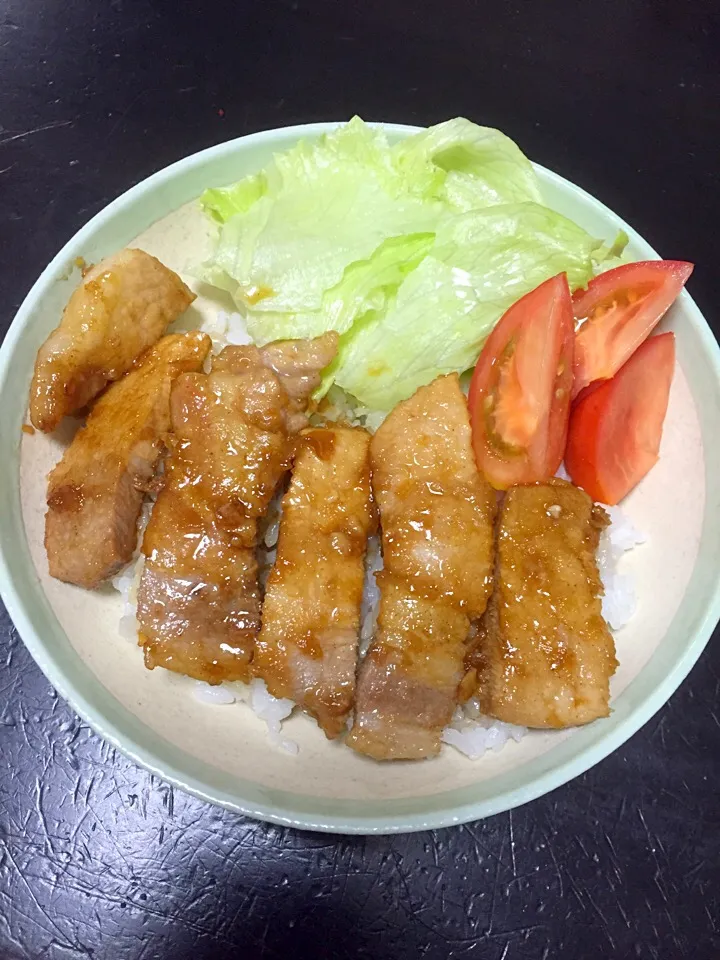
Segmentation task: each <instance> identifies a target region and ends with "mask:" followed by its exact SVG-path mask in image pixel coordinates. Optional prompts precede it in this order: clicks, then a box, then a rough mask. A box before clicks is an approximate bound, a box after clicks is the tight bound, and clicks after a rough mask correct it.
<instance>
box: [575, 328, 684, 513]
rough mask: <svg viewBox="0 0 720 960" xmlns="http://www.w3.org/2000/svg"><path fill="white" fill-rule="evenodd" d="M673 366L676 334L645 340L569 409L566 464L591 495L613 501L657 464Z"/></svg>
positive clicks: (624, 493) (626, 491) (580, 484)
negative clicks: (613, 371)
mask: <svg viewBox="0 0 720 960" xmlns="http://www.w3.org/2000/svg"><path fill="white" fill-rule="evenodd" d="M674 367H675V335H674V334H672V333H662V334H660V335H658V336H655V337H650V339H649V340H646V341H645V343H643V344H642V345H641V346H640V347H638V349H637V350H636V351H635V353H634V354H633V355H632V357H631V358H630V359H629V360H628V362H627V363H626V364H625V366H624V367H622V368H621V369H620V370H619V371H618V373H617V374H616V375H615V376H614V377H613V378H612V379H611V380H605V381H604V382H602V383H599V384H597V385H593V386H591V387H589V388H587V390H586V391H585V392H584V393H583V395H582V397H581V398H580V399H579V400H578V401H577V402H576V403H575V404H574V405H573V408H572V411H571V413H570V428H569V431H568V442H567V449H566V451H565V467H566V469H567V472H568V473H569V474H570V477H571V479H572V482H573V483H574V484H575V485H576V486H578V487H582V488H583V489H584V490H585V491H586V492H587V493H588V494H589V495H590V496H591V497H592V498H593V500H598V501H600V502H601V503H607V504H610V505H614V504H616V503H619V502H620V500H622V499H623V497H625V496H626V494H628V493H629V492H630V491H631V490H632V489H633V487H635V486H636V485H637V484H638V483H639V482H640V480H642V478H643V477H644V476H645V475H646V474H647V473H648V471H649V470H650V469H651V468H652V467H653V466H654V465H655V464H656V463H657V460H658V451H659V449H660V439H661V437H662V427H663V421H664V420H665V414H666V413H667V405H668V395H669V393H670V384H671V382H672V376H673V370H674Z"/></svg>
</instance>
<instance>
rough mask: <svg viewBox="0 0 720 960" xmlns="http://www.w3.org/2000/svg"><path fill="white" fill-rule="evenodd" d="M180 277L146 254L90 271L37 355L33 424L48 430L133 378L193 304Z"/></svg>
mask: <svg viewBox="0 0 720 960" xmlns="http://www.w3.org/2000/svg"><path fill="white" fill-rule="evenodd" d="M194 299H195V294H194V293H192V291H191V290H189V289H188V287H186V286H185V284H184V283H183V281H182V280H181V279H180V277H179V276H178V275H177V274H176V273H173V271H172V270H169V269H168V268H167V267H166V266H164V265H163V264H162V263H160V261H159V260H156V259H155V257H151V256H150V254H148V253H145V252H144V251H142V250H132V249H131V250H121V251H120V253H116V254H114V255H113V256H111V257H107V259H105V260H103V261H102V262H101V263H99V264H97V266H95V267H92V268H91V269H90V270H88V271H87V273H86V274H85V276H84V277H83V279H82V282H81V283H80V285H79V286H78V287H77V288H76V290H75V292H74V293H73V294H72V296H71V297H70V300H69V301H68V304H67V306H66V307H65V311H64V312H63V315H62V319H61V321H60V325H59V326H58V327H57V328H56V329H55V330H53V332H52V333H51V334H50V336H49V337H48V338H47V340H46V341H45V343H44V344H43V345H42V347H40V350H39V351H38V355H37V359H36V361H35V372H34V374H33V380H32V385H31V387H30V419H31V420H32V422H33V424H34V425H35V426H36V427H37V428H38V430H44V431H46V432H47V431H50V430H54V429H55V427H56V426H57V425H58V424H59V423H60V421H61V420H62V418H63V417H64V416H65V415H66V414H71V413H74V412H76V411H77V410H80V409H82V408H83V407H84V406H86V404H88V403H89V402H90V401H91V400H92V399H93V398H94V397H96V396H97V394H98V393H100V391H101V390H102V389H103V388H104V387H105V386H106V384H107V383H109V382H111V381H113V380H118V379H119V378H120V377H122V376H123V374H125V373H127V372H128V370H129V369H130V368H131V366H132V365H133V363H134V362H135V361H136V360H137V359H138V357H139V356H140V355H141V354H142V353H143V352H144V351H145V350H147V349H148V348H149V347H151V346H152V345H153V344H154V343H156V342H157V340H158V339H159V338H160V337H161V336H162V335H163V333H165V330H166V329H167V327H168V324H170V323H172V322H173V320H176V319H177V318H178V317H179V316H180V314H181V313H183V311H184V310H186V309H187V307H188V306H189V305H190V304H191V303H192V302H193V300H194Z"/></svg>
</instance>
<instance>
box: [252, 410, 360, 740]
mask: <svg viewBox="0 0 720 960" xmlns="http://www.w3.org/2000/svg"><path fill="white" fill-rule="evenodd" d="M369 445H370V435H369V434H368V433H367V432H366V431H365V430H361V429H352V428H336V429H321V430H306V431H304V432H303V433H302V434H301V435H300V437H299V438H298V443H297V450H296V455H295V466H294V469H293V476H292V481H291V484H290V487H289V489H288V491H287V493H286V494H285V497H284V498H283V512H282V520H281V523H280V537H279V541H278V553H277V560H276V563H275V565H274V567H273V569H272V571H271V573H270V576H269V578H268V582H267V587H266V592H265V602H264V605H263V626H262V631H261V633H260V636H259V638H258V642H257V646H256V650H255V657H254V660H253V673H254V674H255V675H256V676H259V677H262V678H263V680H265V683H266V685H267V688H268V690H269V691H270V693H272V694H273V695H274V696H276V697H288V698H289V699H291V700H294V701H295V702H296V703H298V704H300V705H301V706H302V707H303V708H304V709H305V710H307V711H308V713H310V714H312V715H313V716H314V717H316V719H317V721H318V723H319V724H320V726H321V727H322V729H323V730H324V731H325V733H326V735H327V736H328V737H330V738H332V737H337V736H338V735H339V734H340V733H341V732H342V731H343V730H344V729H345V723H346V720H347V717H348V715H349V713H350V710H351V708H352V704H353V700H354V695H355V669H356V660H357V644H358V634H359V628H360V604H361V602H362V593H363V580H364V562H363V561H364V556H365V548H366V545H367V538H368V533H369V531H370V528H371V525H372V522H373V510H372V503H371V495H370V462H369Z"/></svg>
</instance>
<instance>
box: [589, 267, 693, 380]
mask: <svg viewBox="0 0 720 960" xmlns="http://www.w3.org/2000/svg"><path fill="white" fill-rule="evenodd" d="M692 271H693V265H692V264H691V263H686V262H685V261H682V260H646V261H642V262H640V263H627V264H623V265H622V266H620V267H616V268H615V269H614V270H608V271H607V273H601V274H600V276H598V277H595V279H594V280H591V281H590V283H589V284H588V287H587V289H586V290H578V291H576V293H575V294H574V296H573V311H574V314H575V319H576V320H578V321H583V320H584V321H585V322H584V323H583V324H582V326H581V327H580V328H579V329H578V331H577V334H576V336H575V361H574V365H575V382H574V385H573V397H576V396H578V394H580V392H581V391H582V390H583V389H584V388H585V387H587V386H588V384H590V383H593V382H594V381H596V380H607V379H609V378H610V377H612V376H614V374H615V373H616V372H617V371H618V370H619V369H620V368H621V367H622V365H623V364H624V363H626V362H627V360H628V359H629V358H630V357H631V356H632V354H633V353H634V352H635V350H636V349H637V348H638V347H639V346H640V344H641V343H642V342H643V341H644V340H645V339H646V338H647V337H648V336H649V335H650V333H651V332H652V331H653V329H654V328H655V326H656V324H657V323H658V322H659V321H660V319H661V318H662V316H663V315H664V314H665V312H666V311H667V309H668V308H669V307H670V305H671V304H672V302H673V301H674V300H675V298H676V297H677V296H678V294H679V293H680V291H681V290H682V288H683V286H684V285H685V283H686V281H687V279H688V277H689V276H690V274H691V273H692Z"/></svg>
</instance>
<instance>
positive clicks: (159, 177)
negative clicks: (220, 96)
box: [0, 121, 720, 834]
mask: <svg viewBox="0 0 720 960" xmlns="http://www.w3.org/2000/svg"><path fill="white" fill-rule="evenodd" d="M342 122H343V121H329V122H319V123H309V124H296V125H292V126H287V127H277V128H272V129H268V130H264V131H260V132H258V133H253V134H249V135H247V136H243V137H237V138H234V139H232V140H228V141H225V142H223V143H220V144H217V145H215V146H211V147H208V148H206V149H204V150H201V151H198V152H197V153H194V154H191V155H190V156H188V157H185V158H183V159H181V160H178V161H176V162H174V163H172V164H170V165H169V166H166V167H164V168H162V169H161V170H158V171H157V172H155V173H154V174H152V175H150V176H149V177H147V178H146V179H144V180H142V181H140V182H139V183H137V184H135V185H134V186H132V187H131V188H130V189H129V190H127V191H125V192H124V193H123V194H121V195H120V196H119V197H117V198H116V199H115V200H113V201H111V202H110V203H109V204H107V205H106V206H105V207H104V208H103V209H102V210H100V211H99V212H98V213H96V214H95V215H94V216H93V217H92V218H91V219H90V220H89V221H88V222H87V223H85V224H84V225H83V226H82V227H81V228H80V229H79V230H78V231H77V232H76V233H75V234H74V235H73V236H72V237H71V238H70V239H69V240H68V241H67V242H66V243H65V244H64V245H63V247H62V248H61V249H60V250H59V251H58V253H57V254H56V255H55V257H53V259H52V260H51V261H50V263H49V264H48V266H47V267H46V268H45V269H44V270H43V272H42V273H41V274H40V276H39V277H38V279H37V280H36V281H35V283H34V284H33V286H32V288H31V289H30V291H29V292H28V294H27V296H26V297H25V299H24V300H23V302H22V304H21V306H20V308H19V309H18V311H17V313H16V315H15V317H14V319H13V321H12V322H11V324H10V327H9V328H8V331H7V334H6V336H5V339H4V341H3V343H2V345H1V346H0V392H1V391H2V390H3V389H4V387H5V383H6V380H7V378H8V373H9V370H10V367H11V363H12V359H13V355H14V353H15V349H16V347H17V344H18V342H19V341H20V339H21V337H22V335H23V332H24V329H25V325H26V322H27V321H28V320H29V319H30V317H31V316H32V314H33V313H34V311H35V310H36V309H37V307H38V305H39V304H40V303H41V301H42V299H43V298H44V296H45V295H46V292H47V290H48V288H49V286H50V285H51V283H52V282H54V279H55V278H56V275H57V271H58V268H59V266H60V265H63V266H64V265H66V264H67V262H68V259H69V258H70V257H71V256H72V251H73V249H76V248H77V247H79V246H80V245H81V244H82V243H83V242H84V241H85V240H86V239H87V238H89V237H91V236H92V235H93V234H94V232H95V231H96V230H97V229H98V228H99V227H100V226H101V225H103V224H105V223H107V222H109V221H111V220H112V219H113V218H114V217H115V215H116V214H117V213H119V212H120V211H121V210H123V209H124V208H125V207H126V206H130V205H132V204H133V203H134V202H135V201H136V200H137V199H138V198H139V197H142V196H147V195H148V194H150V193H152V192H153V191H154V190H156V189H157V188H158V187H160V186H162V185H164V184H166V183H168V182H170V181H172V180H173V178H175V177H176V176H178V175H179V174H182V173H185V172H187V171H188V170H191V169H194V168H197V167H201V166H202V165H203V164H204V163H205V162H206V161H207V160H209V159H217V158H219V157H222V156H228V155H232V154H234V153H235V152H236V151H237V150H238V149H243V147H246V146H249V145H252V144H263V143H271V142H272V141H273V140H274V138H276V137H277V136H278V135H279V134H282V135H285V136H295V137H296V138H297V139H299V138H301V137H307V136H317V135H320V134H322V133H326V132H328V131H330V130H333V129H335V128H336V127H337V126H339V125H340V124H341V123H342ZM372 126H375V127H378V128H381V129H383V130H385V131H387V132H389V133H391V134H395V135H397V136H407V135H410V134H412V133H416V132H418V131H420V130H422V129H423V128H422V127H417V126H412V125H407V124H395V123H382V122H379V123H373V124H372ZM533 166H534V167H535V169H536V170H538V171H539V172H541V174H542V175H543V176H544V177H545V178H546V179H548V180H550V181H551V182H554V183H555V184H557V185H559V186H561V187H562V188H563V189H565V190H567V189H569V190H570V191H571V192H573V193H574V194H575V195H576V196H577V197H578V198H579V199H581V200H582V201H583V202H584V203H586V204H590V205H591V206H594V208H595V209H596V210H597V211H598V212H600V213H602V214H604V215H607V216H609V217H611V218H612V219H613V220H614V221H615V222H616V223H617V224H618V226H619V228H620V229H623V230H625V232H626V233H627V234H628V236H629V237H630V238H631V240H632V241H633V242H634V243H635V245H636V246H638V247H640V248H642V249H643V250H644V251H645V255H646V256H647V257H648V258H658V254H657V253H656V252H655V250H653V248H652V247H651V246H650V245H649V244H648V243H647V242H646V241H645V240H644V239H643V238H642V237H641V236H640V235H639V234H637V232H636V231H635V230H633V228H632V227H630V226H629V225H628V224H627V223H625V222H624V221H623V220H622V218H620V217H619V216H618V215H617V214H615V213H614V212H613V211H612V210H610V209H609V208H608V207H607V206H605V204H603V203H602V202H601V201H599V200H597V199H596V198H595V197H593V196H592V195H591V194H589V193H587V192H586V191H585V190H583V189H582V188H581V187H578V186H577V185H576V184H574V183H572V182H571V181H569V180H566V179H565V178H564V177H561V176H560V175H559V174H556V173H554V172H553V171H550V170H548V169H547V168H545V167H543V166H541V165H540V164H535V163H534V164H533ZM168 212H170V211H168ZM682 297H683V302H684V307H685V310H686V311H687V312H688V314H689V318H690V323H691V325H692V326H693V327H694V330H695V333H696V334H697V335H698V337H699V340H700V346H701V350H702V352H703V353H704V354H705V356H706V358H707V359H708V360H709V362H710V367H711V369H712V373H713V375H714V379H715V381H716V383H717V385H718V389H720V347H718V344H717V342H716V340H715V337H714V336H713V334H712V331H711V330H710V328H709V326H708V324H707V322H706V320H705V319H704V317H703V315H702V313H701V312H700V310H699V309H698V307H697V306H696V304H695V303H694V301H693V300H692V298H691V297H690V295H689V294H688V293H687V292H686V291H685V292H683V294H682ZM18 460H19V456H18ZM17 486H18V489H19V483H18V484H17ZM706 510H707V505H706ZM5 539H6V538H0V596H1V597H2V599H3V601H4V603H5V606H6V608H7V611H8V614H9V616H10V618H11V620H12V622H13V623H14V625H15V627H16V629H17V631H18V633H19V635H20V637H21V638H22V640H23V642H24V644H25V646H26V647H27V649H28V650H29V652H30V654H31V656H32V657H33V659H34V660H35V662H36V663H37V664H38V666H39V667H40V669H41V670H42V672H43V673H44V675H45V676H46V678H47V679H48V680H49V682H50V683H51V684H52V685H53V687H54V688H55V689H56V690H57V691H58V693H59V694H60V695H61V696H62V697H63V699H65V700H66V701H67V702H68V704H69V705H70V707H71V708H72V709H73V710H74V711H75V712H76V713H77V714H78V715H79V716H80V717H81V718H82V720H83V721H85V722H86V723H87V724H88V725H89V726H90V727H91V728H92V729H93V730H94V731H95V732H96V733H98V734H99V735H100V736H101V737H102V738H104V739H105V740H107V741H109V742H110V743H111V744H112V745H113V747H115V748H116V749H118V750H119V751H120V752H121V753H123V754H124V755H125V756H127V757H128V758H130V759H131V760H133V761H134V762H135V763H138V764H139V765H140V766H142V767H144V768H145V769H147V770H149V771H150V772H151V773H153V774H156V775H157V776H159V777H161V778H162V779H164V780H167V781H169V782H170V783H172V784H174V785H176V786H178V787H180V788H181V789H182V790H184V791H186V792H188V793H190V794H192V795H194V796H196V797H199V798H200V799H202V800H205V801H208V802H211V803H215V804H218V805H220V806H222V807H225V808H227V809H230V810H232V811H234V812H236V813H240V814H244V815H246V816H250V817H253V818H255V819H259V820H265V821H269V822H272V823H276V824H279V825H282V826H293V827H296V828H301V829H310V830H316V831H322V832H329V833H346V834H389V833H404V832H414V831H418V830H426V829H435V828H440V827H446V826H451V825H454V824H461V823H466V822H470V821H472V820H478V819H481V818H484V817H487V816H491V815H493V814H495V813H499V812H504V811H507V810H511V809H513V808H514V807H517V806H519V805H521V804H524V803H527V802H529V801H531V800H534V799H536V798H538V797H540V796H542V795H544V794H545V793H547V792H549V791H550V790H553V789H555V788H556V787H559V786H561V785H562V784H564V783H567V782H568V781H569V780H571V779H573V778H574V777H576V776H579V775H580V774H581V773H584V772H585V771H586V770H588V769H589V768H590V767H592V766H594V765H595V764H596V763H598V762H599V761H600V760H602V759H604V758H605V757H607V756H608V755H609V754H610V753H612V752H613V751H614V750H616V749H617V748H618V747H619V746H621V745H622V744H623V743H624V742H625V741H626V740H627V739H629V737H631V736H632V735H633V734H634V733H636V732H637V730H639V729H640V727H641V726H643V725H644V724H645V723H646V722H647V721H648V720H649V719H650V718H651V717H652V716H653V715H654V714H655V713H656V712H657V710H659V709H660V707H661V706H663V704H664V703H665V702H666V701H667V700H668V698H669V697H670V696H671V694H672V693H673V692H674V691H675V690H676V689H677V687H678V686H679V684H680V683H681V682H682V680H683V679H684V678H685V677H686V676H687V674H688V672H689V671H690V669H691V668H692V666H693V665H694V663H695V662H696V660H697V659H698V657H699V656H700V653H701V652H702V650H703V649H704V647H705V645H706V644H707V642H708V640H709V638H710V636H711V634H712V632H713V630H714V628H715V626H716V624H717V622H718V619H720V577H719V578H717V579H716V582H715V585H714V589H713V590H712V591H711V592H710V593H709V594H708V595H707V596H706V597H705V598H704V599H703V604H702V606H703V611H702V616H701V620H700V623H699V624H698V625H697V626H696V628H695V631H694V635H693V636H692V639H691V640H690V642H689V643H688V644H687V646H686V648H685V650H684V652H683V654H682V655H681V656H680V657H679V658H678V660H677V662H676V663H675V666H674V668H673V669H672V670H671V671H670V672H669V673H668V674H667V675H666V676H665V677H664V678H663V679H662V680H661V682H659V683H658V684H657V685H656V686H655V688H654V689H653V690H652V691H651V692H650V693H649V695H647V696H646V697H645V698H644V699H643V700H642V701H641V702H640V703H638V704H637V705H636V706H635V708H634V709H632V710H631V711H630V713H629V714H628V715H627V716H625V717H624V718H623V719H621V720H619V721H617V722H616V723H614V724H613V723H612V721H599V722H600V723H603V724H606V723H607V728H606V730H605V732H604V733H603V734H602V735H601V736H599V738H598V739H597V741H596V742H595V743H593V744H591V745H589V746H586V747H585V748H580V751H579V753H577V754H576V755H574V756H571V757H569V758H567V759H566V760H564V761H563V762H561V763H559V764H557V765H555V766H553V767H552V769H549V770H548V771H547V772H545V773H544V774H541V775H540V776H538V777H536V778H535V779H534V780H532V781H531V782H530V783H527V784H523V785H521V786H517V787H514V788H511V789H506V790H504V791H502V792H500V793H498V794H496V795H495V796H493V797H492V798H488V799H481V800H476V801H472V802H470V803H461V804H456V805H454V806H450V805H449V806H448V807H447V808H445V809H444V810H443V811H440V812H438V811H432V812H431V813H429V814H427V813H422V814H399V815H387V816H380V817H378V816H364V817H363V816H350V817H348V816H347V815H342V814H341V815H337V816H335V815H327V814H321V815H320V816H317V817H316V816H313V817H308V816H306V815H305V814H302V813H301V814H299V815H298V813H297V811H296V810H293V809H292V805H283V804H278V803H276V802H262V803H243V802H238V800H237V799H234V798H233V797H232V796H230V795H229V794H225V793H223V792H222V791H217V792H216V791H213V790H208V789H207V786H206V785H205V784H203V782H202V781H201V780H199V779H197V778H195V777H193V776H189V775H188V774H187V773H186V772H183V771H182V770H181V769H179V768H178V767H177V766H176V765H174V764H173V763H168V762H164V761H163V760H162V759H161V758H160V757H159V756H158V755H157V754H156V753H155V752H154V751H153V750H152V749H151V748H147V747H145V746H143V745H142V744H141V743H139V742H138V741H137V740H136V739H134V738H133V736H132V735H131V734H129V733H128V732H124V731H123V730H122V729H121V728H120V727H119V725H118V724H116V723H114V722H113V721H112V720H111V719H110V718H109V717H108V716H104V715H103V714H102V712H98V711H96V709H95V708H94V707H93V706H92V705H91V704H90V703H89V701H88V699H87V698H86V696H85V695H84V694H83V693H82V691H81V690H80V689H79V688H78V685H77V684H76V682H75V681H74V680H73V678H72V676H70V675H68V674H66V672H65V671H64V670H63V669H62V667H61V665H60V664H59V663H58V661H57V659H56V658H55V657H54V656H53V654H52V652H51V651H50V649H49V648H48V646H47V645H46V643H45V641H44V640H43V639H42V637H41V636H40V635H39V633H38V632H36V630H35V628H34V626H33V625H32V623H31V620H30V618H29V616H28V614H27V612H26V609H25V607H24V604H23V601H22V599H21V597H20V595H19V592H18V590H17V588H16V585H15V583H14V577H13V572H12V571H13V559H12V558H13V553H12V552H11V551H9V550H8V546H7V543H6V542H5ZM37 587H38V589H39V590H40V591H41V592H42V588H41V587H40V586H39V584H38V585H37ZM646 668H647V665H646V666H645V667H643V668H642V670H641V671H640V673H642V672H643V670H645V669H646ZM96 679H97V678H96ZM97 682H98V683H100V681H99V680H98V681H97ZM440 796H442V795H440ZM448 797H450V794H448ZM427 799H428V800H430V799H432V798H430V797H429V798H427ZM436 799H437V797H436Z"/></svg>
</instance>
